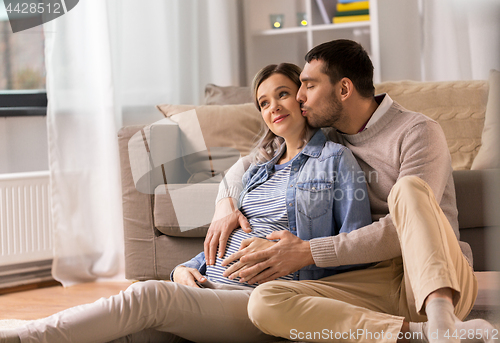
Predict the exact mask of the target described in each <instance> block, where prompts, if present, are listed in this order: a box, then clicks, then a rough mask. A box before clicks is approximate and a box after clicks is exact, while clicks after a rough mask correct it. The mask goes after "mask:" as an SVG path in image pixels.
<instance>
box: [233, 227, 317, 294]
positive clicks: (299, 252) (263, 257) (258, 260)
mask: <svg viewBox="0 0 500 343" xmlns="http://www.w3.org/2000/svg"><path fill="white" fill-rule="evenodd" d="M266 238H267V239H269V240H279V241H278V242H277V243H275V244H273V245H272V246H271V247H269V248H267V249H265V250H261V251H256V252H253V253H250V254H247V255H243V256H241V258H240V262H241V263H244V264H247V265H252V264H253V266H251V267H247V268H245V269H244V270H241V271H240V272H239V276H240V277H241V279H240V281H241V282H245V281H246V282H248V283H249V284H254V283H256V282H259V283H264V282H267V281H271V280H275V279H277V278H279V277H281V276H285V275H288V274H290V273H293V272H296V271H297V270H299V269H301V268H303V267H305V266H308V265H311V264H314V259H313V257H312V253H311V247H310V244H309V242H308V241H303V240H302V239H300V238H298V237H297V236H295V235H294V234H292V233H290V232H289V231H287V230H281V231H275V232H273V233H271V234H269V235H268V236H267V237H266Z"/></svg>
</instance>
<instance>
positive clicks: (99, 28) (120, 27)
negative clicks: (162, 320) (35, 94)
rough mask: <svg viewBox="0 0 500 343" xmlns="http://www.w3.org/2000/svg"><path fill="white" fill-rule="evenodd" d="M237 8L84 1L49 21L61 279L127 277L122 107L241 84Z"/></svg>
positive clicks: (190, 98)
mask: <svg viewBox="0 0 500 343" xmlns="http://www.w3.org/2000/svg"><path fill="white" fill-rule="evenodd" d="M237 7H238V6H237V0H227V1H226V0H204V1H202V0H199V1H196V0H148V1H145V2H137V1H132V0H85V1H80V2H79V3H78V5H77V6H76V7H75V8H74V9H73V10H71V11H70V12H68V13H67V14H65V15H64V16H62V17H59V18H58V19H56V20H53V21H51V22H49V23H46V24H45V26H44V31H45V35H46V69H47V96H48V99H49V107H48V114H47V129H48V140H49V169H50V175H51V194H52V217H53V226H54V245H55V258H54V264H53V276H54V278H55V279H57V280H59V281H61V282H62V283H63V285H64V286H68V285H71V284H73V283H78V282H85V281H93V280H98V279H106V278H123V224H122V208H121V184H120V169H119V155H118V145H117V139H116V133H117V131H118V129H119V128H120V127H121V126H122V124H123V122H122V113H123V112H124V111H126V110H128V109H133V108H142V109H144V108H149V109H150V110H154V105H157V104H160V103H174V104H178V103H186V104H197V103H198V102H199V100H200V98H201V94H202V90H203V88H204V85H205V84H206V83H216V84H220V85H230V84H233V85H238V84H239V78H238V77H239V75H240V72H239V68H240V65H239V55H238V51H237V50H236V49H234V48H231V47H236V46H238V33H237V32H238V30H237V29H236V26H237V24H238V23H237V11H238V10H237ZM134 113H136V112H134ZM136 114H137V115H140V111H137V113H136ZM160 118H161V116H160V114H159V113H158V119H160ZM138 121H141V118H139V119H138Z"/></svg>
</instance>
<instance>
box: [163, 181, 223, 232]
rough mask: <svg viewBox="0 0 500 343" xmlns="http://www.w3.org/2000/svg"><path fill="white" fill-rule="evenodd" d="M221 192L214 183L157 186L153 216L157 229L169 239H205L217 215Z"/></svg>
mask: <svg viewBox="0 0 500 343" xmlns="http://www.w3.org/2000/svg"><path fill="white" fill-rule="evenodd" d="M218 190H219V185H218V184H215V183H197V184H169V185H161V186H158V187H157V188H156V190H155V202H154V213H153V216H154V223H155V227H156V228H157V229H158V231H160V232H162V233H164V234H166V235H169V236H174V237H205V235H206V233H207V229H208V227H209V225H210V222H211V221H212V217H213V215H214V212H215V198H216V197H217V192H218ZM194 213H195V214H196V215H193V214H194Z"/></svg>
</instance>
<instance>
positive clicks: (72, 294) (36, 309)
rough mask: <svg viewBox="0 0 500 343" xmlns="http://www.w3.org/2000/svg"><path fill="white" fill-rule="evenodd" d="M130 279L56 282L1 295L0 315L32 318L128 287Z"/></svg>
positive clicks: (106, 295)
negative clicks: (56, 284)
mask: <svg viewBox="0 0 500 343" xmlns="http://www.w3.org/2000/svg"><path fill="white" fill-rule="evenodd" d="M130 284H131V282H94V283H84V284H79V285H75V286H71V287H67V288H63V287H62V286H53V287H47V288H39V289H33V290H28V291H23V292H16V293H9V294H3V295H0V319H23V320H31V319H38V318H43V317H47V316H50V315H52V314H54V313H56V312H59V311H61V310H64V309H67V308H69V307H72V306H76V305H82V304H86V303H90V302H94V301H96V300H97V299H99V298H101V297H109V296H111V295H114V294H117V293H119V292H120V291H122V290H125V289H126V288H127V287H128V286H129V285H130Z"/></svg>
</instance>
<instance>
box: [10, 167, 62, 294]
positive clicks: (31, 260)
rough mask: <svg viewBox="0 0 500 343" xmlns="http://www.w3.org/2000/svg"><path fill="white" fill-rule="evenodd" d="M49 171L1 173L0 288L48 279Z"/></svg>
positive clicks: (50, 227) (50, 230)
mask: <svg viewBox="0 0 500 343" xmlns="http://www.w3.org/2000/svg"><path fill="white" fill-rule="evenodd" d="M51 224H52V223H51V216H50V193H49V172H48V171H42V172H29V173H14V174H0V287H3V288H5V287H12V286H17V285H20V284H26V283H32V282H38V281H45V280H48V279H51V275H50V274H51V273H50V269H51V263H52V257H53V244H52V225H51Z"/></svg>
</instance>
